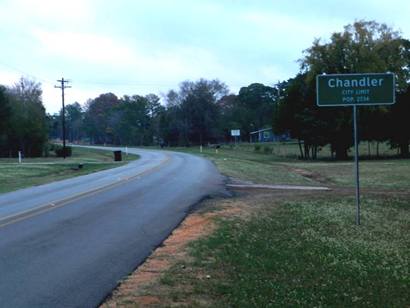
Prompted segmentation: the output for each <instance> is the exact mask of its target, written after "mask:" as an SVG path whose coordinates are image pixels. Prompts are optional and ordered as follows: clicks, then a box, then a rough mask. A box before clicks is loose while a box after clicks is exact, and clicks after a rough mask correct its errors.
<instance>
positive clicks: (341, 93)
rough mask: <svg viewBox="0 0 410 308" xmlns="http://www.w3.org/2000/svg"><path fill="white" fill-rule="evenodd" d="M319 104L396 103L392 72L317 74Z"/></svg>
mask: <svg viewBox="0 0 410 308" xmlns="http://www.w3.org/2000/svg"><path fill="white" fill-rule="evenodd" d="M316 94H317V101H316V103H317V105H318V106H353V105H391V104H394V103H395V100H396V99H395V81H394V75H393V74H392V73H383V74H330V75H317V77H316Z"/></svg>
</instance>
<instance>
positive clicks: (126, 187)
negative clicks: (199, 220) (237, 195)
mask: <svg viewBox="0 0 410 308" xmlns="http://www.w3.org/2000/svg"><path fill="white" fill-rule="evenodd" d="M104 149H106V150H114V149H115V148H104ZM128 151H129V152H130V153H135V154H139V155H140V156H141V158H140V159H139V160H137V161H134V162H131V163H129V164H127V165H125V166H122V167H119V168H115V169H110V170H105V171H101V172H97V173H94V174H89V175H86V176H81V177H77V178H73V179H68V180H63V181H59V182H54V183H50V184H46V185H42V186H37V187H32V188H28V189H22V190H19V191H15V192H11V193H6V194H1V195H0V307H28V306H30V307H95V306H96V305H98V304H99V303H100V302H101V301H102V300H103V299H104V298H105V297H106V296H107V295H108V294H109V293H110V292H111V290H112V289H113V288H114V287H115V286H116V285H117V283H118V281H120V280H121V279H122V278H124V277H125V276H126V275H127V274H129V273H130V272H131V271H132V270H133V269H135V267H136V266H138V265H139V264H140V263H141V262H142V261H143V260H144V259H145V258H146V257H147V256H148V255H149V254H150V252H151V251H152V250H153V249H154V248H155V247H157V246H158V245H159V244H160V243H161V242H162V241H163V240H164V239H165V238H166V237H167V236H168V235H169V234H170V232H172V230H173V229H174V228H175V227H176V226H177V225H178V224H179V222H180V221H181V220H182V219H183V218H184V217H185V216H186V214H187V212H188V211H189V209H190V207H191V206H192V205H193V204H195V203H196V202H198V201H199V200H201V199H202V198H204V197H205V196H209V195H214V194H218V193H222V192H223V191H224V188H223V187H224V185H223V177H222V176H221V175H220V174H219V173H218V171H217V170H216V168H215V167H214V165H213V164H212V163H210V162H209V161H207V160H205V159H202V158H200V157H196V156H192V155H188V154H184V153H175V152H167V151H151V150H140V149H128Z"/></svg>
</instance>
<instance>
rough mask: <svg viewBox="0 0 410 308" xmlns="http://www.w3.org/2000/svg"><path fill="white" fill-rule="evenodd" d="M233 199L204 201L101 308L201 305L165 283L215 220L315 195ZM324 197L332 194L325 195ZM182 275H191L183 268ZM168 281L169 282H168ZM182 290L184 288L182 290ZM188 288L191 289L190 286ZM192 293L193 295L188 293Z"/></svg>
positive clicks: (242, 193) (256, 192) (255, 193)
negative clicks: (177, 294)
mask: <svg viewBox="0 0 410 308" xmlns="http://www.w3.org/2000/svg"><path fill="white" fill-rule="evenodd" d="M233 192H234V197H232V198H223V199H222V198H217V199H209V200H205V201H203V202H202V203H201V204H200V205H199V206H198V207H197V210H196V211H195V212H193V213H191V214H190V215H188V216H187V217H186V218H185V219H184V221H183V222H182V223H181V224H180V226H179V227H178V228H177V229H175V230H174V231H173V232H172V234H171V235H170V236H169V237H168V238H167V239H166V240H165V241H164V243H163V244H162V245H161V246H160V247H158V248H157V249H156V250H155V251H154V252H153V253H152V254H151V255H150V256H149V257H148V258H147V260H146V261H145V262H144V263H143V264H142V265H141V266H139V267H138V268H137V269H136V270H135V271H134V272H133V273H132V274H130V275H129V276H128V277H127V278H126V279H124V281H122V282H121V283H120V284H119V286H118V287H117V288H116V289H115V290H114V291H113V293H112V295H111V296H110V297H109V298H108V299H107V300H106V301H105V302H104V303H103V304H102V305H101V306H100V307H147V306H150V307H159V306H161V307H164V306H165V307H166V306H174V305H177V306H178V305H182V306H185V305H188V306H192V305H197V304H198V302H197V301H198V298H196V297H192V298H190V297H189V296H186V297H185V298H184V299H183V300H181V299H178V300H175V298H172V294H173V292H174V290H173V285H172V282H171V283H164V281H163V279H164V277H163V275H164V274H165V273H166V272H167V271H169V269H170V268H171V267H175V266H176V265H178V264H181V263H184V262H185V261H187V259H189V258H190V256H189V248H188V246H189V244H190V243H191V242H193V241H195V240H198V239H200V238H203V237H205V236H207V235H209V234H211V233H212V231H213V230H214V228H215V219H220V218H223V219H229V218H230V217H241V218H243V219H246V218H247V217H250V215H251V214H252V213H253V212H254V211H255V210H257V209H259V210H260V208H259V204H263V203H264V202H265V201H268V200H269V202H271V201H272V200H283V199H284V198H288V197H290V196H292V198H298V197H300V198H305V197H306V195H310V194H312V193H314V192H306V191H289V190H286V191H285V190H275V191H272V190H260V189H248V190H246V189H240V190H235V191H233ZM322 193H324V194H326V193H328V192H322ZM180 270H181V271H182V272H184V271H185V272H187V271H191V270H192V269H189V268H185V267H184V266H183V265H181V268H180ZM190 276H193V277H195V279H209V278H210V277H207V275H206V273H200V272H198V273H192V272H191V273H190ZM165 279H167V278H165ZM178 287H179V288H180V287H181V286H178ZM185 288H189V285H186V286H185ZM188 293H189V292H188ZM201 300H202V301H203V302H202V303H201V304H202V305H204V306H210V305H209V304H210V302H212V299H201Z"/></svg>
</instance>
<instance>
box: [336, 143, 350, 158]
mask: <svg viewBox="0 0 410 308" xmlns="http://www.w3.org/2000/svg"><path fill="white" fill-rule="evenodd" d="M335 152H336V160H346V159H347V158H348V156H347V147H345V146H343V145H336V146H335Z"/></svg>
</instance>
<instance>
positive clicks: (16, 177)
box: [0, 147, 137, 193]
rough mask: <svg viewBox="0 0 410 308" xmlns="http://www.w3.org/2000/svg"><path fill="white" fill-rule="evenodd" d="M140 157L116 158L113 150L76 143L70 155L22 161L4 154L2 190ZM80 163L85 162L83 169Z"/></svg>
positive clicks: (0, 162) (0, 163)
mask: <svg viewBox="0 0 410 308" xmlns="http://www.w3.org/2000/svg"><path fill="white" fill-rule="evenodd" d="M136 158H137V156H136V155H128V156H126V155H123V159H124V161H123V162H114V156H113V153H112V152H111V151H103V150H95V149H86V148H77V147H73V155H72V156H71V157H68V158H66V159H63V158H60V157H55V156H50V157H47V158H26V159H23V163H22V164H18V161H17V159H16V158H1V159H0V193H4V192H9V191H13V190H17V189H21V188H26V187H30V186H35V185H41V184H45V183H49V182H53V181H57V180H62V179H67V178H70V177H75V176H79V175H85V174H88V173H92V172H96V171H100V170H104V169H109V168H114V167H118V166H120V165H123V164H124V163H126V162H127V161H130V160H134V159H136ZM79 164H82V165H83V167H82V168H81V169H80V168H78V167H79Z"/></svg>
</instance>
